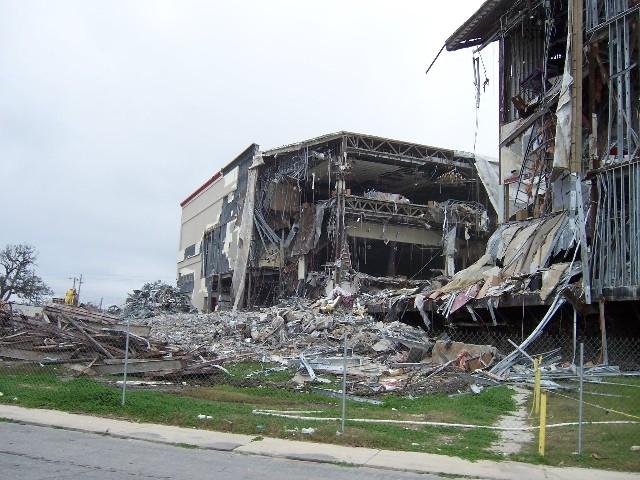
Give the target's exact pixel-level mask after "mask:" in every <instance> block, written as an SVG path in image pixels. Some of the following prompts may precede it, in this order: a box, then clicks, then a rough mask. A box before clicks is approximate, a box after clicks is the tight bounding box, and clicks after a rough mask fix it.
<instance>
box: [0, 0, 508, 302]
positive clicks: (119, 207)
mask: <svg viewBox="0 0 640 480" xmlns="http://www.w3.org/2000/svg"><path fill="white" fill-rule="evenodd" d="M481 3H482V2H481V0H467V1H464V2H456V3H455V4H448V3H446V2H445V3H444V4H443V3H437V2H432V1H426V0H415V1H396V2H389V1H388V0H387V1H372V0H366V1H365V0H363V1H355V0H350V1H348V2H345V1H332V0H324V1H321V2H320V1H317V2H309V1H300V0H295V1H278V0H270V1H264V0H256V1H253V2H250V1H233V2H214V1H212V0H210V1H196V0H180V1H177V0H176V1H164V0H149V1H136V0H131V1H124V0H122V1H108V2H105V1H97V0H96V1H90V0H78V1H62V0H60V1H50V0H44V1H31V0H13V1H10V0H0V167H1V169H0V175H1V176H2V179H3V181H2V188H1V189H0V204H1V205H2V206H3V208H2V218H1V220H0V246H3V245H4V244H6V243H18V242H28V243H31V244H33V245H35V246H36V247H37V249H38V250H39V252H40V258H39V262H38V263H39V272H40V274H41V275H42V277H43V278H44V280H45V281H46V282H47V283H49V284H50V285H51V286H52V288H54V290H55V291H56V294H57V295H58V296H60V295H62V294H63V292H64V290H66V288H68V286H70V283H71V281H70V280H68V277H71V276H74V275H78V274H80V273H83V274H84V277H85V280H86V283H85V284H84V285H83V287H82V288H83V300H85V301H96V302H99V301H100V298H101V297H104V303H105V304H111V303H121V302H122V301H123V300H124V298H125V295H126V292H127V291H129V290H131V289H132V288H136V287H137V286H139V285H141V284H142V283H143V282H145V281H151V280H154V279H162V280H165V281H167V282H169V283H174V282H175V276H176V265H175V262H176V257H177V248H178V246H177V243H178V235H179V225H180V207H179V203H180V201H181V200H183V199H184V198H185V197H186V196H187V195H188V194H189V193H191V191H193V190H195V188H197V187H198V186H199V185H200V184H201V183H202V182H203V181H204V180H205V179H206V178H208V177H210V176H211V175H212V174H213V173H215V172H216V171H217V170H218V169H220V167H222V166H223V165H224V164H225V163H227V162H228V161H230V160H231V159H233V157H235V156H236V155H237V154H238V153H240V152H241V151H242V150H243V149H244V148H245V147H246V146H247V145H249V144H250V143H251V142H256V143H258V144H259V145H260V146H261V147H262V148H264V149H266V148H270V147H275V146H278V145H281V144H286V143H291V142H294V141H298V140H302V139H305V138H310V137H315V136H318V135H322V134H325V133H330V132H334V131H338V130H352V131H356V132H362V133H368V134H374V135H380V136H385V137H391V138H397V139H400V140H409V141H415V142H419V143H425V144H430V145H436V146H442V147H448V148H455V149H458V150H467V151H473V143H474V133H475V124H476V122H475V103H474V87H473V74H472V61H471V51H470V50H466V51H462V52H454V53H448V52H443V54H442V55H441V57H440V59H439V60H438V62H437V63H436V66H435V67H434V69H433V70H432V71H431V72H430V74H429V75H428V76H425V74H424V71H425V68H426V67H427V66H428V64H429V63H430V62H431V60H432V59H433V57H434V55H435V54H436V53H437V51H438V50H439V49H440V47H441V46H442V44H443V43H444V40H445V39H446V37H448V36H449V35H450V34H451V33H452V32H453V31H454V30H455V28H457V27H458V26H459V25H460V24H461V23H462V22H463V21H464V20H466V19H467V18H468V17H469V16H470V15H471V14H472V13H473V12H475V10H476V9H477V8H478V6H479V5H480V4H481ZM452 7H453V8H452ZM483 60H484V64H485V66H486V69H487V76H488V77H489V79H490V82H491V83H490V85H489V87H488V89H487V92H486V94H485V95H484V96H483V98H482V102H481V108H480V114H479V118H480V122H479V131H478V142H477V152H478V153H484V154H488V155H496V153H497V152H496V145H497V128H498V127H497V107H496V103H497V53H496V52H495V49H494V48H488V49H486V51H485V52H483Z"/></svg>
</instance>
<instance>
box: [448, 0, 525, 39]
mask: <svg viewBox="0 0 640 480" xmlns="http://www.w3.org/2000/svg"><path fill="white" fill-rule="evenodd" d="M516 1H517V0H487V1H486V2H484V3H483V4H482V6H481V7H480V8H479V9H478V11H477V12H476V13H474V14H473V15H472V16H471V17H470V18H469V19H468V20H467V21H466V22H464V23H463V24H462V25H461V26H460V27H458V29H457V30H456V31H455V32H454V33H453V35H451V36H450V37H449V38H448V39H447V41H446V46H447V50H449V51H453V50H460V49H462V48H469V47H473V46H476V45H481V44H482V43H484V42H485V41H487V40H488V39H489V38H490V37H491V36H492V35H493V34H494V33H495V31H496V30H497V29H498V27H499V22H500V17H501V16H502V15H504V14H505V13H506V12H507V10H509V8H511V7H512V6H513V5H514V4H515V3H516Z"/></svg>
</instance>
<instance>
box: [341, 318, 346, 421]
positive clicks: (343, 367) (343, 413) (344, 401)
mask: <svg viewBox="0 0 640 480" xmlns="http://www.w3.org/2000/svg"><path fill="white" fill-rule="evenodd" d="M342 355H343V357H342V363H343V365H342V418H341V420H340V433H344V420H345V416H346V413H347V331H346V329H345V332H344V351H343V352H342Z"/></svg>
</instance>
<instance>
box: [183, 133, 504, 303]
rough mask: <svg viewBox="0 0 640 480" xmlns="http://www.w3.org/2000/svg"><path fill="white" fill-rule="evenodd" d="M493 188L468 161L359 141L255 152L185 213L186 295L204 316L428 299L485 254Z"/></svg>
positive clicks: (426, 149)
mask: <svg viewBox="0 0 640 480" xmlns="http://www.w3.org/2000/svg"><path fill="white" fill-rule="evenodd" d="M488 163H491V162H489V161H488V160H486V161H485V164H488ZM492 168H494V166H493V164H492V166H491V167H490V169H492ZM489 177H490V175H489V176H487V175H482V174H479V172H478V171H477V170H476V161H475V157H474V156H473V155H471V154H468V153H464V152H457V151H453V150H447V149H441V148H434V147H430V146H426V145H419V144H414V143H408V142H400V141H396V140H391V139H386V138H380V137H374V136H369V135H361V134H355V133H349V132H338V133H335V134H330V135H325V136H322V137H318V138H314V139H311V140H307V141H304V142H300V143H296V144H292V145H287V146H284V147H280V148H275V149H272V150H267V151H264V152H261V151H260V150H259V148H258V146H257V145H251V146H250V147H249V148H247V149H246V150H245V151H244V152H243V153H242V154H241V155H240V156H238V157H237V158H236V159H235V160H234V161H233V162H231V163H230V164H229V165H228V166H227V167H225V168H224V169H222V171H221V172H219V173H218V174H216V175H215V176H214V177H213V178H212V179H210V180H209V181H208V182H206V183H205V184H204V185H203V186H202V187H200V188H199V189H198V190H197V191H196V192H194V193H193V194H192V195H190V196H189V197H188V198H187V199H186V200H185V201H184V202H182V228H181V240H180V251H179V253H178V284H179V286H180V288H181V290H182V291H184V292H188V293H190V294H191V296H192V301H193V303H194V305H195V306H197V307H198V308H199V309H201V310H203V311H210V310H212V309H214V308H216V306H217V305H220V306H221V307H228V308H231V307H236V308H237V307H242V306H253V305H268V304H272V303H274V302H275V301H277V299H279V298H282V297H287V296H301V297H302V296H305V297H311V298H315V297H320V296H325V295H327V294H331V292H332V291H334V292H335V291H336V289H338V290H339V291H342V292H343V293H344V292H349V293H357V292H365V291H368V290H376V291H380V290H385V289H396V290H397V289H402V288H409V289H412V290H416V291H417V290H418V289H419V288H420V287H421V286H423V285H424V284H425V282H426V281H428V280H429V279H432V278H438V277H442V278H450V276H451V275H453V274H454V273H455V272H456V271H458V270H460V269H463V268H466V267H468V266H469V265H471V264H473V263H474V262H475V261H476V260H477V259H478V258H479V257H480V256H481V255H482V253H483V252H484V248H485V243H486V240H487V238H488V236H489V234H490V232H491V228H492V225H493V226H494V225H495V221H496V214H495V208H496V206H497V205H498V203H497V198H496V195H495V191H496V185H495V183H496V182H493V183H494V184H491V182H492V180H491V179H490V178H489ZM487 182H488V183H487ZM485 185H486V186H485ZM374 303H375V302H372V305H371V309H374V308H375V306H374V305H373V304H374ZM385 308H386V307H385ZM412 308H413V306H412Z"/></svg>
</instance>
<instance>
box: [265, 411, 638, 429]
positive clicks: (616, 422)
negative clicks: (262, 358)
mask: <svg viewBox="0 0 640 480" xmlns="http://www.w3.org/2000/svg"><path fill="white" fill-rule="evenodd" d="M252 413H253V414H254V415H263V416H267V417H279V418H289V419H292V420H306V421H317V422H339V421H340V420H341V418H340V417H307V416H304V415H291V414H290V413H289V412H286V411H285V412H280V411H278V410H253V412H252ZM349 421H350V422H356V423H383V424H392V425H420V426H428V427H446V428H449V427H454V428H455V427H457V428H480V429H485V430H499V431H503V432H526V431H532V430H538V429H539V428H540V427H538V426H532V427H496V426H493V425H471V424H466V423H445V422H426V421H418V420H393V419H387V418H350V419H349ZM636 424H640V422H636V421H633V420H612V421H607V422H583V425H636ZM576 425H578V422H565V423H553V424H551V425H547V428H554V427H571V426H576Z"/></svg>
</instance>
